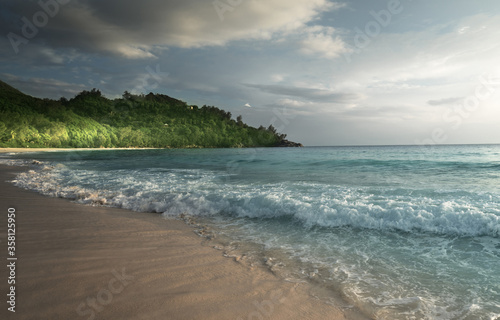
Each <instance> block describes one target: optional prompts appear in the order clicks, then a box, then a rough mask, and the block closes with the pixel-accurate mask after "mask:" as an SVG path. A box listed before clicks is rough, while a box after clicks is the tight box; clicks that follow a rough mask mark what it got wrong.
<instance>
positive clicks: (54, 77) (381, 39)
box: [0, 0, 500, 146]
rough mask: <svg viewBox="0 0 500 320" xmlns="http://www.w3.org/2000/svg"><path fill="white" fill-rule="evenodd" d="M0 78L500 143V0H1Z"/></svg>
mask: <svg viewBox="0 0 500 320" xmlns="http://www.w3.org/2000/svg"><path fill="white" fill-rule="evenodd" d="M0 17H1V19H0V31H1V33H2V35H3V36H2V37H1V38H0V79H1V80H3V81H5V82H7V83H9V84H11V85H13V86H14V87H16V88H18V89H20V90H22V91H24V92H26V93H28V94H31V95H34V96H37V97H48V98H56V99H57V98H59V97H61V96H65V97H68V98H70V97H72V96H73V95H75V94H76V93H78V92H80V91H82V90H90V89H92V88H94V87H95V88H98V89H100V90H101V91H102V92H103V93H104V94H105V95H106V96H107V97H110V98H114V97H118V96H121V94H122V93H123V92H124V91H125V90H128V91H132V92H134V93H141V92H143V93H148V92H150V91H153V92H157V93H163V94H167V95H170V96H172V97H175V98H179V99H181V100H184V101H186V102H187V103H189V104H197V105H204V104H207V105H215V106H218V107H220V108H223V109H225V110H228V111H230V112H231V113H232V114H233V115H234V116H235V117H236V116H237V115H240V114H241V115H242V116H243V120H244V121H245V122H247V123H249V124H251V125H254V126H259V125H264V126H268V125H269V124H273V125H274V126H275V127H276V128H278V130H279V131H280V132H283V133H287V134H288V137H289V138H290V139H291V140H294V141H299V142H302V143H304V144H305V145H309V146H314V145H389V144H425V145H429V144H434V143H439V144H443V143H500V58H499V57H500V3H499V2H498V0H478V1H470V0H453V1H445V0H413V1H412V0H400V1H398V0H383V1H382V0H346V1H342V0H338V1H328V0H216V1H213V0H180V1H165V0H141V1H132V0H40V1H18V0H2V2H1V4H0Z"/></svg>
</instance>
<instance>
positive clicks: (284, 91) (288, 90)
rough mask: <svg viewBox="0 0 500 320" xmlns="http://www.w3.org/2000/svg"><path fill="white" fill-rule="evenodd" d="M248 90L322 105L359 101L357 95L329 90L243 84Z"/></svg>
mask: <svg viewBox="0 0 500 320" xmlns="http://www.w3.org/2000/svg"><path fill="white" fill-rule="evenodd" d="M244 85H245V86H247V87H249V88H255V89H259V90H260V91H262V92H266V93H271V94H276V95H282V96H289V97H299V98H302V99H304V100H306V101H315V102H324V103H352V102H354V101H356V100H358V99H359V95H357V94H354V93H338V92H332V91H329V90H322V89H313V88H303V87H294V86H286V85H279V84H271V85H263V84H244Z"/></svg>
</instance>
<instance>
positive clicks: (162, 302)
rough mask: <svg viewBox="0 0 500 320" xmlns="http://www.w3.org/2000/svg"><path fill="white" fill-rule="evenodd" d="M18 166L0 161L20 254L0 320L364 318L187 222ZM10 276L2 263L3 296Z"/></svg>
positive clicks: (0, 198) (0, 186)
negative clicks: (17, 179) (45, 180)
mask: <svg viewBox="0 0 500 320" xmlns="http://www.w3.org/2000/svg"><path fill="white" fill-rule="evenodd" d="M25 150H26V149H25ZM45 150H47V149H45ZM30 151H31V150H30ZM8 152H12V151H10V150H9V151H8ZM21 170H26V168H19V167H8V166H4V165H0V211H1V212H2V217H3V218H2V220H3V221H2V222H1V226H2V227H1V228H0V232H1V233H0V240H1V242H0V244H1V246H2V248H1V250H0V252H2V254H1V258H2V259H3V261H4V263H9V262H10V261H7V238H6V237H7V234H6V233H7V230H6V229H7V218H6V217H7V213H8V209H9V208H15V210H16V257H17V259H18V260H17V261H15V262H16V270H15V272H16V284H15V286H16V288H15V292H16V308H15V310H16V312H15V313H12V312H9V311H8V310H7V308H8V307H9V304H7V303H5V302H4V303H2V307H1V309H2V310H1V311H0V318H1V319H51V320H55V319H65V320H67V319H235V320H238V319H284V320H285V319H286V320H288V319H364V317H362V316H361V315H359V314H357V313H354V311H353V310H351V309H340V308H338V307H336V306H332V305H330V304H326V303H324V302H322V301H320V300H318V299H315V298H314V297H313V296H312V293H313V292H315V291H314V290H315V288H313V286H312V285H311V284H309V283H292V282H286V281H284V280H282V279H280V278H278V277H277V276H275V275H274V274H272V273H271V272H270V271H269V270H268V269H267V268H265V267H263V266H253V267H251V266H248V265H245V264H243V263H240V262H238V261H236V260H235V259H232V258H226V257H223V255H222V252H221V251H219V250H216V249H214V248H213V245H210V242H208V243H207V241H206V240H205V238H202V237H200V236H198V235H196V234H195V233H194V232H193V228H192V227H191V226H189V225H187V224H185V223H184V222H183V221H179V220H166V219H163V218H161V217H160V216H159V215H157V214H151V213H137V212H131V211H128V210H123V209H118V208H107V207H91V206H83V205H79V204H76V203H73V202H70V201H68V200H65V199H59V198H49V197H45V196H42V195H40V194H37V193H34V192H31V191H27V190H23V189H20V188H17V187H15V186H13V185H12V184H11V183H8V182H6V180H12V178H13V177H14V173H15V172H19V171H21ZM8 277H9V269H8V268H7V267H6V266H4V267H2V268H0V283H2V285H1V288H2V294H3V297H4V298H5V297H6V294H8V293H9V286H8V285H7V279H8Z"/></svg>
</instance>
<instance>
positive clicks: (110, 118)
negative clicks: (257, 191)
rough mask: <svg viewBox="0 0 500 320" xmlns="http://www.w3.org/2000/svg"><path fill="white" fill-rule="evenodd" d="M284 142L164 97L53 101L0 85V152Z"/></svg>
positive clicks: (212, 110) (225, 115) (272, 133)
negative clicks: (16, 149) (39, 149)
mask: <svg viewBox="0 0 500 320" xmlns="http://www.w3.org/2000/svg"><path fill="white" fill-rule="evenodd" d="M284 138H285V135H281V134H279V133H277V132H276V130H275V129H274V128H273V127H272V126H269V128H264V127H262V126H261V127H260V128H258V129H256V128H253V127H250V126H248V125H246V124H245V123H243V122H242V121H241V117H238V118H237V121H235V120H233V119H231V113H229V112H226V111H224V110H221V109H219V108H216V107H209V106H203V107H201V108H200V107H198V106H189V105H187V104H186V103H185V102H183V101H180V100H177V99H174V98H171V97H169V96H166V95H161V94H153V93H150V94H148V95H132V94H130V93H128V92H125V93H124V94H123V97H122V98H121V99H114V100H110V99H107V98H106V97H104V96H102V94H101V92H100V91H99V90H96V89H93V90H92V91H83V92H81V93H80V94H78V95H77V96H75V97H74V98H72V99H70V100H67V99H65V98H61V99H60V100H57V101H56V100H50V99H38V98H34V97H31V96H28V95H25V94H23V93H22V92H20V91H18V90H16V89H14V88H13V87H11V86H9V85H8V84H6V83H4V82H2V81H0V147H55V148H65V147H71V148H87V147H93V148H99V147H154V148H169V147H174V148H186V147H271V146H278V145H283V143H284V142H287V141H286V140H284Z"/></svg>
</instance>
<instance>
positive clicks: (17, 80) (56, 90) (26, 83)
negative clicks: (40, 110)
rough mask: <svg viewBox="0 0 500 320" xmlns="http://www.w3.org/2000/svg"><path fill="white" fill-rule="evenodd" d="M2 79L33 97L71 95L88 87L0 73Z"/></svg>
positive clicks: (56, 97)
mask: <svg viewBox="0 0 500 320" xmlns="http://www.w3.org/2000/svg"><path fill="white" fill-rule="evenodd" d="M0 76H1V78H2V80H4V81H5V82H7V83H8V84H9V85H11V86H13V87H14V88H16V89H18V90H20V91H22V92H24V93H26V94H30V95H32V96H35V97H51V98H54V99H58V98H60V97H63V96H65V97H72V96H75V95H76V94H78V93H79V92H81V91H83V90H88V89H89V88H88V87H87V86H85V85H82V84H74V83H66V82H64V81H60V80H57V79H50V78H49V79H47V78H36V77H30V78H23V77H19V76H16V75H12V74H8V73H1V74H0Z"/></svg>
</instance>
